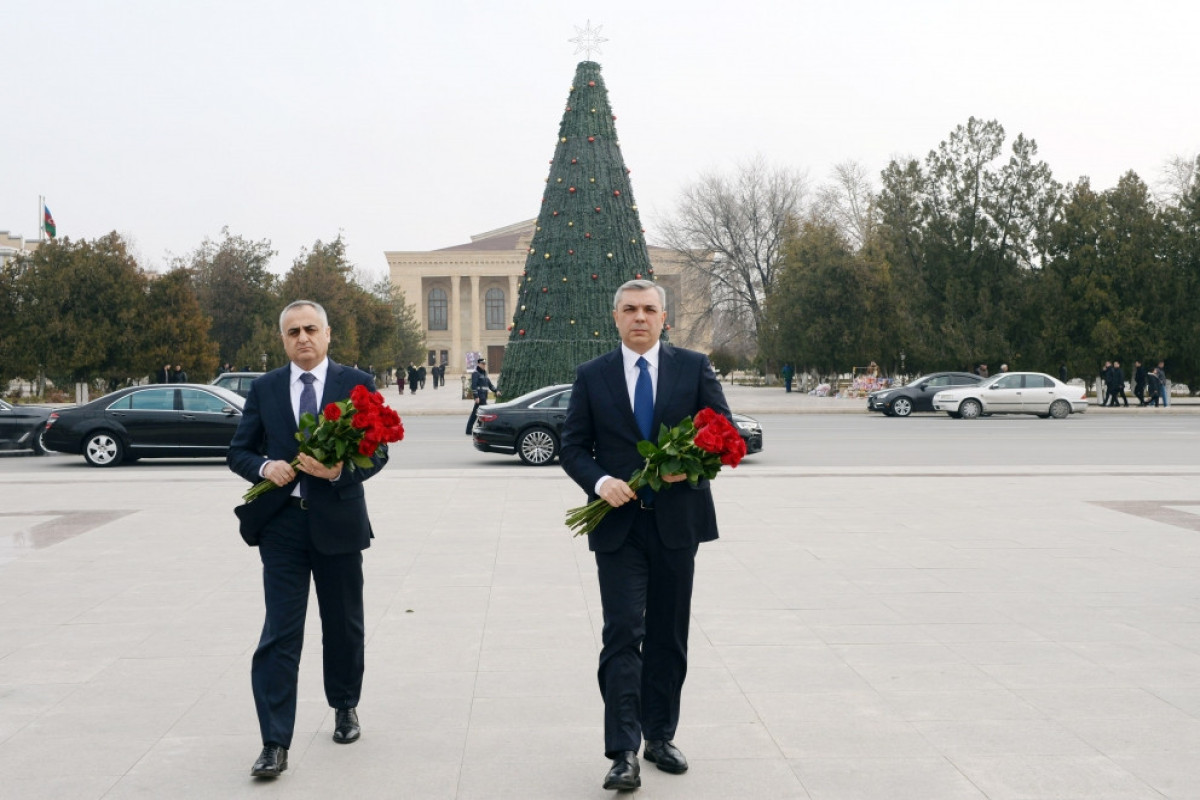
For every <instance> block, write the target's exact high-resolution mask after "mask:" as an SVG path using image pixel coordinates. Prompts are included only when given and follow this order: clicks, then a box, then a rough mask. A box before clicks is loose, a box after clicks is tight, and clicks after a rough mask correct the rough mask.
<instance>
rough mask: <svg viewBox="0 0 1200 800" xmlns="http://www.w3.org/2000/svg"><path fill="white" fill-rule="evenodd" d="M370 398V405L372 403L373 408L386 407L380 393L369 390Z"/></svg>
mask: <svg viewBox="0 0 1200 800" xmlns="http://www.w3.org/2000/svg"><path fill="white" fill-rule="evenodd" d="M370 398H371V405H373V406H374V407H375V408H386V407H387V403H385V402H384V400H383V395H381V394H380V393H379V392H371V394H370Z"/></svg>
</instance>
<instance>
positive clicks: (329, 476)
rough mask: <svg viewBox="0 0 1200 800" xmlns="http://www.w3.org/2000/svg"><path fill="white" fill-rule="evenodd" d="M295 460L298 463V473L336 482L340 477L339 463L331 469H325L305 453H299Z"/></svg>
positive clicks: (325, 467)
mask: <svg viewBox="0 0 1200 800" xmlns="http://www.w3.org/2000/svg"><path fill="white" fill-rule="evenodd" d="M296 458H297V459H298V460H299V461H300V471H301V472H304V473H307V474H309V475H312V476H313V477H314V478H324V479H325V480H328V481H336V480H337V479H338V478H340V477H341V476H342V462H341V461H339V462H337V463H336V464H334V465H333V466H332V467H327V466H325V465H324V464H322V463H321V462H320V461H317V460H316V459H315V458H313V457H312V456H310V455H308V454H307V453H299V454H298V455H297V456H296Z"/></svg>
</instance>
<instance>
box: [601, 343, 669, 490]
mask: <svg viewBox="0 0 1200 800" xmlns="http://www.w3.org/2000/svg"><path fill="white" fill-rule="evenodd" d="M660 344H661V342H655V343H654V346H653V347H651V348H650V349H649V350H647V351H646V352H645V353H636V352H634V351H633V350H630V349H629V348H628V347H626V346H625V344H624V342H622V343H621V360H622V362H623V363H624V365H625V390H626V391H627V392H629V407H630V408H635V407H636V405H635V403H636V401H635V400H634V393H635V392H636V391H637V379H638V374H639V373H640V372H641V370H640V369H638V365H637V362H638V359H639V358H644V359H646V363H648V364H649V365H650V366H649V367H647V369H646V371H647V372H649V373H650V392H651V397H653V398H654V399H656V400H657V399H658V356H659V346H660ZM611 477H612V476H611V475H605V476H604V477H603V478H601V479H600V480H598V481H596V494H600V487H601V486H603V485H604V482H605V481H606V480H608V479H609V478H611Z"/></svg>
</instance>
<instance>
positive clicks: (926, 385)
mask: <svg viewBox="0 0 1200 800" xmlns="http://www.w3.org/2000/svg"><path fill="white" fill-rule="evenodd" d="M982 380H983V378H981V377H980V376H978V375H976V374H974V373H971V372H932V373H930V374H928V375H922V376H921V377H919V378H914V379H913V380H911V381H909V382H908V383H906V384H905V385H903V386H899V387H896V388H895V389H880V390H879V391H876V392H871V393H870V394H869V395H867V409H868V410H870V411H880V412H882V413H884V414H887V415H888V416H889V417H907V416H908V415H909V414H911V413H913V412H914V411H933V396H934V395H935V394H937V393H938V392H940V391H943V390H945V389H952V388H954V387H956V386H974V385H976V384H978V383H979V382H980V381H982Z"/></svg>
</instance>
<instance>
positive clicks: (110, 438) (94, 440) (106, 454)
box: [83, 431, 125, 467]
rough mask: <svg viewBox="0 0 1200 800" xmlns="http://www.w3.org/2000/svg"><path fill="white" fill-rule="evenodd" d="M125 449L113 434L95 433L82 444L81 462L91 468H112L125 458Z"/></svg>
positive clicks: (89, 435)
mask: <svg viewBox="0 0 1200 800" xmlns="http://www.w3.org/2000/svg"><path fill="white" fill-rule="evenodd" d="M124 451H125V448H124V446H123V445H122V444H121V440H120V439H118V438H117V437H116V435H115V434H112V433H109V432H108V431H96V432H95V433H90V434H88V437H87V439H85V440H84V442H83V460H84V461H86V462H87V463H89V464H91V465H92V466H93V467H114V466H116V465H117V464H120V463H121V461H122V460H123V459H124V458H125V452H124Z"/></svg>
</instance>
